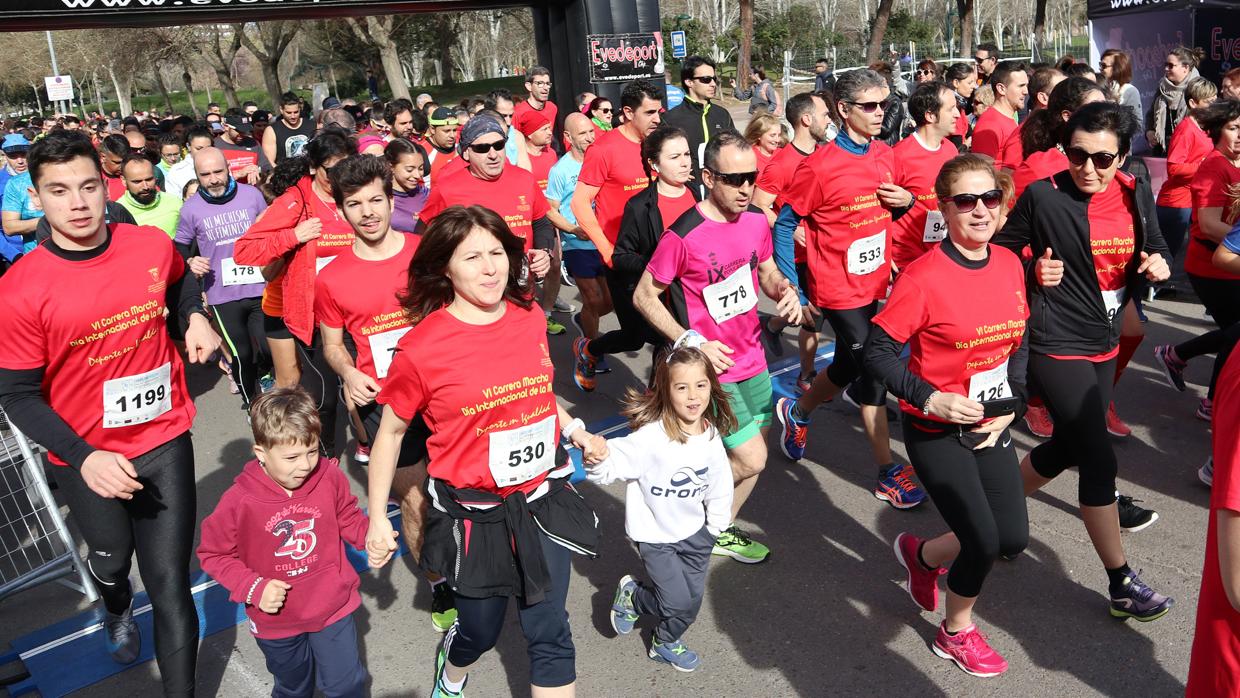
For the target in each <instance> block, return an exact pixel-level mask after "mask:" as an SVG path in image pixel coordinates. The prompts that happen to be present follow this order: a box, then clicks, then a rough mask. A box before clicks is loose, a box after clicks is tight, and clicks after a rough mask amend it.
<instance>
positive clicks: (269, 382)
mask: <svg viewBox="0 0 1240 698" xmlns="http://www.w3.org/2000/svg"><path fill="white" fill-rule="evenodd" d="M275 387H276V379H275V376H273V375H271V374H270V373H268V374H267V375H265V376H262V377H261V378H259V379H258V388H259V390H261V391H262V392H264V393H269V392H271V391H272V390H274V389H275Z"/></svg>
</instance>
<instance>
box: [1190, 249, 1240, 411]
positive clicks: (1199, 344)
mask: <svg viewBox="0 0 1240 698" xmlns="http://www.w3.org/2000/svg"><path fill="white" fill-rule="evenodd" d="M1190 244H1200V243H1196V241H1194V242H1191V243H1190ZM1188 281H1189V283H1191V284H1192V286H1193V291H1194V292H1195V293H1196V294H1197V297H1198V298H1200V299H1201V304H1202V305H1204V306H1205V308H1206V312H1207V313H1209V314H1210V317H1211V318H1213V319H1214V323H1215V324H1216V325H1218V327H1219V328H1218V329H1217V330H1210V331H1209V332H1206V333H1205V334H1201V335H1198V336H1196V337H1193V338H1192V339H1190V340H1187V341H1185V342H1182V343H1180V344H1177V345H1176V347H1175V354H1176V356H1178V357H1180V359H1181V360H1183V361H1188V360H1189V359H1193V358H1196V357H1198V356H1202V355H1204V354H1214V369H1213V370H1212V371H1211V373H1210V391H1209V397H1210V398H1211V399H1213V398H1214V384H1215V383H1216V382H1218V374H1219V371H1222V370H1223V364H1225V363H1227V357H1228V356H1230V355H1231V350H1232V347H1234V346H1235V345H1236V340H1237V339H1240V326H1237V323H1240V281H1235V280H1232V279H1211V278H1206V277H1204V276H1196V275H1194V274H1189V275H1188Z"/></svg>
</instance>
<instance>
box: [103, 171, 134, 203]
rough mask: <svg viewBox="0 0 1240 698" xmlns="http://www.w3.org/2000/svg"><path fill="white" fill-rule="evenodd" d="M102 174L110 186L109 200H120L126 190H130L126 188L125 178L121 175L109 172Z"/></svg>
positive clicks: (104, 181) (104, 180)
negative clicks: (113, 174)
mask: <svg viewBox="0 0 1240 698" xmlns="http://www.w3.org/2000/svg"><path fill="white" fill-rule="evenodd" d="M102 174H103V183H104V184H105V185H107V187H108V201H120V200H121V197H122V196H124V195H125V192H126V191H129V190H128V189H126V188H125V179H124V178H123V177H121V176H120V175H116V176H115V177H113V176H111V175H109V174H108V173H107V172H104V173H102Z"/></svg>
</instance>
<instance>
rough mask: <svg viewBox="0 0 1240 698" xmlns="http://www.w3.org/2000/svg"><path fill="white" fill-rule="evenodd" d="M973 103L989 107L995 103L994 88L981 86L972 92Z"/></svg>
mask: <svg viewBox="0 0 1240 698" xmlns="http://www.w3.org/2000/svg"><path fill="white" fill-rule="evenodd" d="M973 101H974V102H976V103H977V104H981V105H984V106H986V107H990V106H991V105H992V104H994V103H995V88H993V87H991V86H990V85H982V86H981V87H979V88H977V90H975V91H974V92H973Z"/></svg>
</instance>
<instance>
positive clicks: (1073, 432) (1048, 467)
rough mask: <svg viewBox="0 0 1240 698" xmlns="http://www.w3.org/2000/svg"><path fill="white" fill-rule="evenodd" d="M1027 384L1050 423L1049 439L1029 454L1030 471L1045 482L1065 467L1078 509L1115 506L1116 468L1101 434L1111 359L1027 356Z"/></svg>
mask: <svg viewBox="0 0 1240 698" xmlns="http://www.w3.org/2000/svg"><path fill="white" fill-rule="evenodd" d="M1029 380H1030V382H1031V383H1032V385H1033V386H1034V390H1035V391H1036V392H1037V393H1038V394H1039V395H1041V396H1042V400H1043V401H1044V402H1045V403H1046V407H1047V409H1049V410H1050V412H1051V417H1052V418H1053V419H1054V420H1055V435H1054V436H1052V437H1051V439H1050V440H1049V441H1044V442H1042V443H1041V444H1038V446H1037V447H1035V448H1034V449H1033V450H1032V451H1030V452H1029V460H1030V463H1031V464H1032V465H1033V469H1034V470H1035V471H1037V473H1038V474H1039V475H1041V476H1042V477H1045V478H1054V477H1057V476H1058V475H1059V474H1060V473H1062V472H1063V471H1064V470H1067V469H1068V468H1076V469H1077V471H1078V472H1079V474H1080V481H1079V482H1078V484H1077V498H1078V499H1079V501H1080V503H1081V505H1082V506H1087V507H1105V506H1109V505H1111V504H1114V503H1115V475H1116V473H1117V472H1118V471H1119V466H1118V464H1117V461H1116V459H1115V449H1114V448H1112V447H1111V438H1110V436H1109V435H1108V434H1107V421H1106V415H1107V406H1108V405H1110V404H1111V388H1112V387H1113V385H1114V383H1115V359H1110V360H1108V361H1102V362H1097V363H1095V362H1093V361H1086V360H1084V359H1055V358H1051V357H1049V356H1046V355H1045V354H1030V355H1029Z"/></svg>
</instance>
